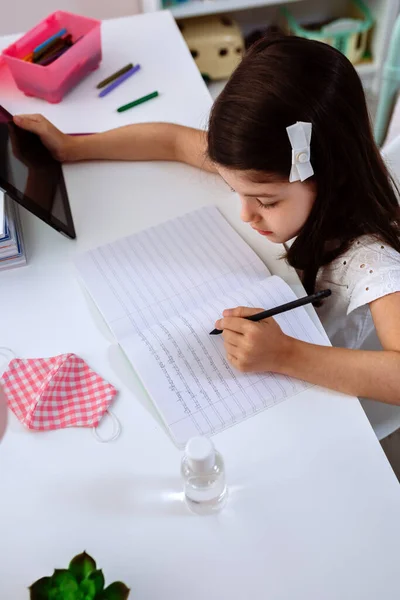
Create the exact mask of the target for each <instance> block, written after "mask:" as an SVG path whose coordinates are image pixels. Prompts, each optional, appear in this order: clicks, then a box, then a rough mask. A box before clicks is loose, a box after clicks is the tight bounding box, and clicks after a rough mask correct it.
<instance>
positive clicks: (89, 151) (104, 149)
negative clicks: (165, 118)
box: [66, 123, 215, 172]
mask: <svg viewBox="0 0 400 600" xmlns="http://www.w3.org/2000/svg"><path fill="white" fill-rule="evenodd" d="M66 155H67V160H69V161H77V160H132V161H142V160H146V161H147V160H170V161H178V162H184V163H187V164H190V165H193V166H195V167H198V168H200V169H204V170H206V171H211V172H215V169H214V167H213V165H212V163H211V162H210V161H209V160H208V159H207V137H206V132H205V131H201V130H198V129H191V128H189V127H183V126H181V125H174V124H172V123H139V124H134V125H127V126H125V127H119V128H118V129H111V130H110V131H105V132H104V133H96V134H94V135H83V136H68V151H67V152H66Z"/></svg>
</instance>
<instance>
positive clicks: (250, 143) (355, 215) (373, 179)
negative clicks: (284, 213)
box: [208, 36, 400, 293]
mask: <svg viewBox="0 0 400 600" xmlns="http://www.w3.org/2000/svg"><path fill="white" fill-rule="evenodd" d="M296 121H308V122H311V123H312V138H311V164H312V166H313V169H314V180H315V182H316V185H317V197H316V201H315V203H314V206H313V208H312V210H311V213H310V216H309V218H308V220H307V222H306V223H305V225H304V227H303V228H302V230H301V231H300V233H299V235H298V236H297V238H296V240H295V242H294V243H293V245H292V246H291V248H290V249H289V251H288V253H287V260H288V262H289V264H290V265H292V266H293V267H295V268H297V269H300V270H302V271H303V283H304V285H305V287H306V289H307V291H308V292H309V293H311V292H312V291H313V290H314V287H315V279H316V275H317V271H318V269H319V268H320V267H321V266H322V265H325V264H328V263H329V262H331V261H332V260H333V259H335V258H336V257H338V256H340V254H342V253H343V252H344V251H345V250H346V249H347V248H348V247H349V246H350V244H351V243H352V242H353V241H354V239H355V238H357V237H359V236H361V235H364V234H372V235H375V236H376V237H377V238H378V239H379V240H381V241H383V242H385V243H387V244H388V245H390V246H392V247H393V248H394V249H396V250H397V251H398V252H400V214H399V205H398V201H397V197H396V193H395V187H394V184H393V182H392V181H391V178H390V176H389V174H388V171H387V169H386V166H385V164H384V162H383V160H382V158H381V155H380V152H379V150H378V148H377V146H376V145H375V142H374V139H373V135H372V131H371V125H370V122H369V116H368V110H367V106H366V101H365V96H364V91H363V88H362V85H361V82H360V80H359V77H358V75H357V73H356V71H355V69H354V67H353V66H352V65H351V63H350V62H349V61H348V60H347V58H346V57H345V56H344V55H343V54H341V53H340V52H338V51H337V50H335V49H333V48H331V47H330V46H328V45H326V44H323V43H321V42H314V41H310V40H305V39H302V38H296V37H284V36H280V37H277V38H275V39H262V40H260V41H259V42H258V43H256V44H255V45H254V46H253V47H252V48H250V50H249V52H248V53H247V54H246V56H245V57H244V59H243V61H242V62H241V64H240V65H239V67H238V68H237V69H236V71H235V72H234V73H233V75H232V77H231V78H230V80H229V81H228V83H227V85H226V87H225V88H224V90H223V91H222V93H221V95H220V96H219V97H218V99H217V100H216V102H215V104H214V107H213V109H212V113H211V117H210V123H209V131H208V152H209V156H210V158H211V160H213V161H214V162H216V163H217V164H220V165H222V166H224V167H227V168H232V169H239V170H246V171H249V172H251V175H252V177H253V178H254V180H255V181H268V178H272V179H277V178H278V179H281V180H282V179H283V180H285V181H287V180H288V177H289V172H290V168H291V146H290V142H289V138H288V136H287V132H286V127H287V126H289V125H292V124H293V123H295V122H296Z"/></svg>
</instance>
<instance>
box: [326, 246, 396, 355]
mask: <svg viewBox="0 0 400 600" xmlns="http://www.w3.org/2000/svg"><path fill="white" fill-rule="evenodd" d="M325 288H330V289H331V290H332V296H330V297H329V298H326V300H324V301H323V305H322V306H321V307H319V308H317V312H318V315H319V318H320V319H321V322H322V324H323V326H324V327H325V331H326V332H327V334H328V337H329V339H330V340H331V343H332V345H333V346H339V347H342V348H360V347H361V346H362V344H363V342H364V341H365V340H366V338H367V337H368V336H369V334H370V333H371V332H372V331H373V329H374V323H373V320H372V316H371V312H370V310H369V303H370V302H373V301H374V300H377V299H378V298H382V297H383V296H387V295H388V294H392V293H393V292H400V254H399V253H398V252H397V251H396V250H394V249H393V248H391V247H390V246H388V245H387V244H385V243H381V242H379V241H376V239H375V238H373V237H371V236H362V237H360V238H359V239H358V240H356V241H355V242H354V244H353V245H352V246H351V247H350V248H349V250H348V251H347V252H346V253H345V254H343V255H342V256H340V257H338V258H337V259H335V260H334V261H333V262H332V263H330V264H329V265H327V266H325V267H322V268H321V269H320V270H319V272H318V275H317V281H316V290H322V289H325ZM399 319H400V314H399Z"/></svg>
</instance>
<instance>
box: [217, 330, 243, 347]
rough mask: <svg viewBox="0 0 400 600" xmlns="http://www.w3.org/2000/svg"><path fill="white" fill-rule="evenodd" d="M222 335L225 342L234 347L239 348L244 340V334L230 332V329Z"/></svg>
mask: <svg viewBox="0 0 400 600" xmlns="http://www.w3.org/2000/svg"><path fill="white" fill-rule="evenodd" d="M221 335H222V337H223V339H224V342H228V343H230V344H232V345H233V346H237V345H238V344H239V343H240V340H241V338H242V334H240V333H236V331H230V330H229V329H225V330H224V331H223V332H222V334H221Z"/></svg>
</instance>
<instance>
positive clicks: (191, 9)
mask: <svg viewBox="0 0 400 600" xmlns="http://www.w3.org/2000/svg"><path fill="white" fill-rule="evenodd" d="M290 2H299V0H285V4H289V3H290ZM278 5H282V1H281V0H188V1H187V2H182V3H180V4H175V6H170V7H167V9H168V10H170V11H171V13H172V14H173V16H174V17H175V18H176V19H184V18H186V17H199V16H201V15H213V14H217V13H225V12H233V11H235V10H247V9H249V8H254V7H256V6H263V7H265V6H278Z"/></svg>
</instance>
